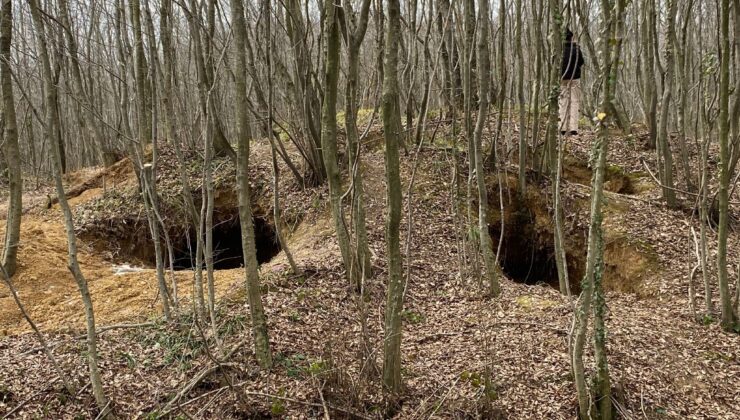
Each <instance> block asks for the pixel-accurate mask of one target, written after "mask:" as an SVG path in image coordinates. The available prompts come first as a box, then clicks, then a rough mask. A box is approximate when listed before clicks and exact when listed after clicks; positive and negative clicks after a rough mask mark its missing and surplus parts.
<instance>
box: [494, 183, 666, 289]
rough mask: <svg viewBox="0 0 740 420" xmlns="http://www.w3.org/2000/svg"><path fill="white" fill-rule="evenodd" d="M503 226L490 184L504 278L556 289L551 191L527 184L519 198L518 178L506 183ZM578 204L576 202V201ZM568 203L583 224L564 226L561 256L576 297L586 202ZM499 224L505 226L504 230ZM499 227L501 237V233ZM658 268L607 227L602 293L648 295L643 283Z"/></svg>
mask: <svg viewBox="0 0 740 420" xmlns="http://www.w3.org/2000/svg"><path fill="white" fill-rule="evenodd" d="M504 182H505V185H504V186H503V188H504V189H503V191H504V193H503V199H504V203H503V223H502V212H501V205H500V204H499V191H498V188H499V187H498V184H497V182H496V181H492V182H489V185H490V187H489V188H490V191H489V217H488V227H489V233H490V235H491V239H492V240H493V243H494V247H497V246H498V243H499V240H501V253H500V255H499V264H500V267H501V270H502V271H503V272H504V274H506V276H507V277H508V278H510V279H511V280H513V281H514V282H517V283H523V284H527V285H537V284H546V285H548V286H550V287H553V288H555V289H559V280H558V270H557V265H556V261H555V246H554V225H553V220H552V214H551V207H552V205H551V202H550V196H549V193H550V187H549V186H545V185H538V184H537V183H534V182H532V183H530V184H529V185H528V187H527V194H526V196H524V197H521V196H520V194H519V193H518V184H517V180H516V177H514V176H511V177H509V179H507V180H504ZM579 200H580V201H579ZM579 200H575V199H573V200H569V202H567V203H565V204H564V205H565V206H566V208H567V209H569V210H571V211H572V210H574V209H575V208H576V207H578V208H581V211H579V212H577V213H576V214H574V215H572V217H577V218H585V219H584V220H581V222H583V223H570V222H568V223H566V224H567V226H564V242H565V253H566V260H567V264H568V278H569V283H570V289H571V292H572V293H579V292H580V284H581V280H583V276H584V273H585V266H586V254H587V251H586V249H587V246H586V245H587V229H586V226H587V218H588V211H587V210H588V204H589V203H588V201H587V200H581V199H579ZM502 225H503V226H502ZM502 228H503V233H502ZM656 268H657V257H656V254H655V252H654V251H653V250H652V248H651V247H650V246H649V245H647V244H646V243H643V242H636V241H632V240H630V239H629V238H627V237H625V236H623V235H617V234H616V233H615V234H614V235H612V234H611V232H610V231H609V230H608V228H606V227H605V245H604V276H603V285H604V288H605V289H606V290H612V291H618V292H622V293H637V294H640V295H649V294H650V291H648V290H645V289H643V287H642V279H643V277H644V276H646V275H648V274H649V273H650V272H652V271H654V270H655V269H656Z"/></svg>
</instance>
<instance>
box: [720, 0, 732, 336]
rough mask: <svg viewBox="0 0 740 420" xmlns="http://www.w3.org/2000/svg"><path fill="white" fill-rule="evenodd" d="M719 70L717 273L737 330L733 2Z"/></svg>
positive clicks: (724, 18)
mask: <svg viewBox="0 0 740 420" xmlns="http://www.w3.org/2000/svg"><path fill="white" fill-rule="evenodd" d="M720 15H721V17H720V52H721V55H720V69H719V77H720V82H719V160H720V165H719V166H720V167H719V170H720V173H719V192H718V194H717V195H718V200H719V227H718V235H717V236H718V244H717V271H718V273H719V275H718V279H717V280H718V283H719V300H720V308H721V310H722V328H724V329H725V330H727V331H732V330H733V329H735V328H736V323H737V321H736V314H735V313H734V309H733V306H732V297H731V294H730V286H729V279H728V274H727V236H728V226H727V225H728V220H729V212H728V209H729V187H730V172H729V168H730V151H729V148H730V146H729V143H730V115H729V108H730V61H731V60H732V56H731V55H730V0H721V9H720Z"/></svg>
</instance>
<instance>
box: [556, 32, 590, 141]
mask: <svg viewBox="0 0 740 420" xmlns="http://www.w3.org/2000/svg"><path fill="white" fill-rule="evenodd" d="M583 63H584V61H583V54H582V53H581V48H580V47H579V46H578V43H576V42H574V41H573V32H571V30H570V29H566V30H565V43H564V45H563V61H562V64H561V66H560V74H561V80H560V134H563V135H565V134H571V135H574V136H575V135H577V134H578V114H579V112H580V108H581V66H583Z"/></svg>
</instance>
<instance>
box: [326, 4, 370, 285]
mask: <svg viewBox="0 0 740 420" xmlns="http://www.w3.org/2000/svg"><path fill="white" fill-rule="evenodd" d="M325 6H326V9H325V11H324V39H325V44H324V57H325V74H324V103H323V107H322V110H321V151H322V153H323V157H324V167H325V168H326V178H327V180H328V182H329V201H330V204H331V214H332V218H333V219H334V229H335V230H336V233H337V241H338V242H339V250H340V251H341V253H342V263H343V264H344V269H345V270H346V276H347V280H348V281H349V283H350V285H351V286H352V287H353V288H354V289H355V290H357V291H359V290H360V281H361V278H360V271H359V266H358V265H359V264H358V263H357V261H356V259H355V258H354V256H353V254H354V253H353V252H352V250H351V247H350V242H349V232H348V231H347V225H346V223H345V220H344V214H343V212H342V182H341V177H340V174H339V164H338V162H337V159H338V158H337V90H338V84H339V48H340V39H339V19H338V16H337V14H338V13H339V12H338V10H337V9H338V6H336V5H335V4H334V3H333V2H326V3H325Z"/></svg>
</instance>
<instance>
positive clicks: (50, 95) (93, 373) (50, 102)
mask: <svg viewBox="0 0 740 420" xmlns="http://www.w3.org/2000/svg"><path fill="white" fill-rule="evenodd" d="M28 4H29V6H30V9H31V17H32V19H33V24H34V27H35V29H36V30H35V32H36V47H37V50H38V54H39V60H40V62H41V76H42V79H43V91H44V99H45V104H44V105H45V106H44V115H45V121H44V122H45V124H44V135H45V136H46V139H47V140H48V142H49V144H50V145H51V156H52V163H53V166H54V184H55V186H56V192H57V197H58V199H59V207H61V209H62V214H63V215H64V228H65V231H66V233H67V251H68V252H67V253H68V257H69V258H68V262H67V267H68V268H69V270H70V272H71V273H72V276H73V277H74V279H75V281H76V282H77V287H78V289H79V291H80V296H81V298H82V303H83V306H84V308H85V319H86V320H87V362H88V368H89V369H90V383H91V385H92V391H93V395H94V396H95V402H96V403H97V405H98V408H99V409H100V410H101V411H104V412H105V411H106V410H107V409H108V399H107V398H106V396H105V392H104V390H103V381H102V379H101V376H100V371H99V369H98V345H97V342H98V339H97V333H96V331H95V311H94V310H93V304H92V298H91V297H90V290H89V289H88V286H87V280H86V279H85V276H84V275H83V274H82V270H81V269H80V264H79V262H78V260H77V238H76V236H75V228H74V220H73V218H72V210H71V208H70V206H69V203H68V202H67V196H66V194H65V192H64V184H63V183H62V162H61V161H62V159H61V150H60V148H59V142H57V141H53V140H54V139H58V138H59V137H60V136H61V130H60V120H59V108H58V91H57V86H58V81H59V70H60V69H59V61H57V62H56V69H55V70H52V67H51V59H50V58H49V48H48V47H47V42H46V25H45V24H44V20H43V18H42V13H41V9H40V7H39V4H38V1H37V0H28Z"/></svg>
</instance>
